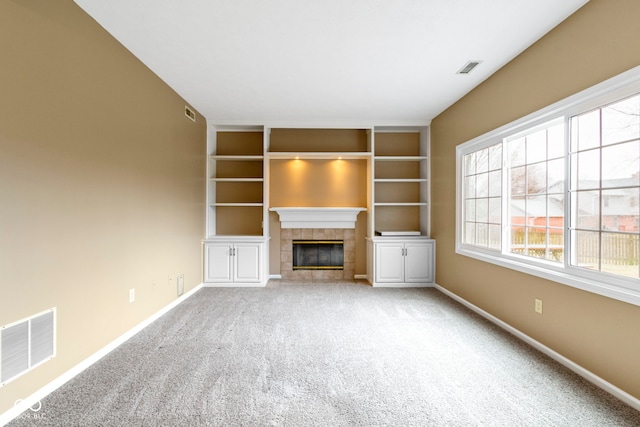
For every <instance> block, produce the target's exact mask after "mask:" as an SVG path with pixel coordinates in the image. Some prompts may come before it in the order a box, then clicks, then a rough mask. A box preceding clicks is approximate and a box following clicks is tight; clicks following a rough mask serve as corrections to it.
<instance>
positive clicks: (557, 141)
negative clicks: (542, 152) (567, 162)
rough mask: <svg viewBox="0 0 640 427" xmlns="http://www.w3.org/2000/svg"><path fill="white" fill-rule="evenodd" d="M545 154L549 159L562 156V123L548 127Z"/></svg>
mask: <svg viewBox="0 0 640 427" xmlns="http://www.w3.org/2000/svg"><path fill="white" fill-rule="evenodd" d="M547 155H548V157H549V159H556V158H563V157H564V123H560V124H557V125H555V126H553V127H550V128H549V129H548V131H547Z"/></svg>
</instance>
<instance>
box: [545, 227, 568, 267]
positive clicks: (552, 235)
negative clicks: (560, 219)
mask: <svg viewBox="0 0 640 427" xmlns="http://www.w3.org/2000/svg"><path fill="white" fill-rule="evenodd" d="M547 238H548V239H549V251H548V253H547V259H548V260H549V261H557V262H562V260H563V259H564V229H563V228H549V234H548V237H547Z"/></svg>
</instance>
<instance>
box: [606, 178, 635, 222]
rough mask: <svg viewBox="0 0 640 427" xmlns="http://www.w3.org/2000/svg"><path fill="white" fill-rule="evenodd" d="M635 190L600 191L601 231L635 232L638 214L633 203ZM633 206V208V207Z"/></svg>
mask: <svg viewBox="0 0 640 427" xmlns="http://www.w3.org/2000/svg"><path fill="white" fill-rule="evenodd" d="M637 194H638V189H637V188H621V189H616V190H602V229H603V230H607V231H637V230H635V226H636V222H637V221H636V219H637V218H638V215H639V214H640V212H639V211H638V206H637V204H636V203H634V202H635V200H636V199H635V197H636V196H637ZM634 205H635V206H634Z"/></svg>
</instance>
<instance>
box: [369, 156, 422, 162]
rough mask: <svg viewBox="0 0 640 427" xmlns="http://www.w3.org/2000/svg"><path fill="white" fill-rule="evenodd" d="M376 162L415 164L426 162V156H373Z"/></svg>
mask: <svg viewBox="0 0 640 427" xmlns="http://www.w3.org/2000/svg"><path fill="white" fill-rule="evenodd" d="M373 159H374V160H375V161H376V162H416V161H420V160H427V159H428V157H427V156H374V158H373Z"/></svg>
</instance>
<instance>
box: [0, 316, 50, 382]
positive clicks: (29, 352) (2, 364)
mask: <svg viewBox="0 0 640 427" xmlns="http://www.w3.org/2000/svg"><path fill="white" fill-rule="evenodd" d="M55 329H56V309H55V308H52V309H50V310H47V311H44V312H42V313H38V314H35V315H33V316H31V317H28V318H26V319H23V320H20V321H18V322H14V323H11V324H9V325H5V326H2V327H0V387H2V386H4V385H5V384H7V383H9V382H10V381H12V380H14V379H16V378H18V377H19V376H20V375H22V374H24V373H25V372H28V371H30V370H31V369H33V368H35V367H36V366H38V365H40V364H42V363H44V362H46V361H47V360H50V359H52V358H53V357H54V356H55V352H56V346H55V342H56V340H55V336H56V330H55Z"/></svg>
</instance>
